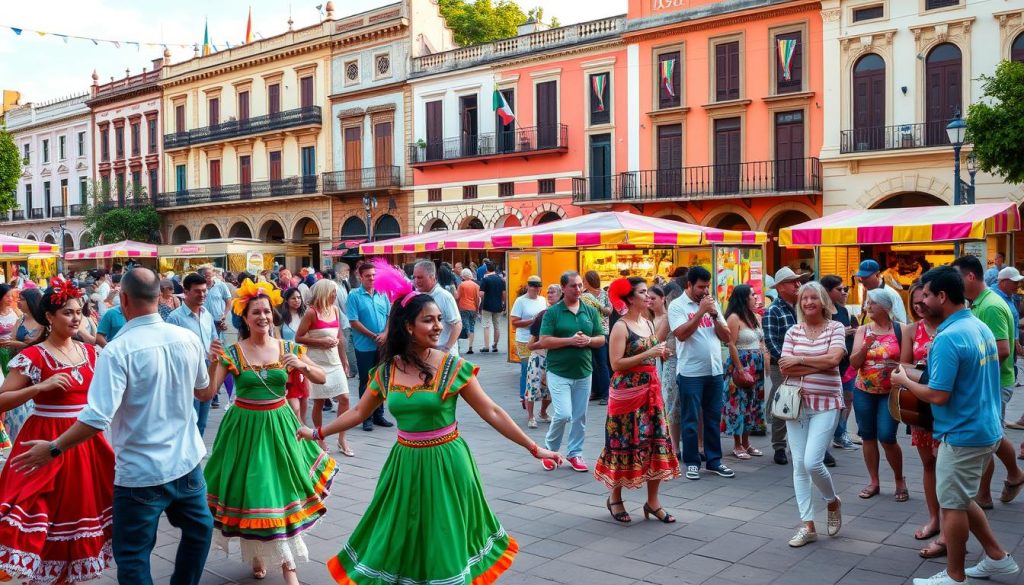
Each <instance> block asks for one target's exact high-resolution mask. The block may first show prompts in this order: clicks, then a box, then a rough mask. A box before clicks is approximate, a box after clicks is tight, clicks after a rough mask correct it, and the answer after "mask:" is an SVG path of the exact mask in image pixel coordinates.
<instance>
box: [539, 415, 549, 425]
mask: <svg viewBox="0 0 1024 585" xmlns="http://www.w3.org/2000/svg"><path fill="white" fill-rule="evenodd" d="M537 420H539V421H540V422H542V423H549V422H551V417H550V416H544V415H540V416H538V417H537Z"/></svg>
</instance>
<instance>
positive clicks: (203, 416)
mask: <svg viewBox="0 0 1024 585" xmlns="http://www.w3.org/2000/svg"><path fill="white" fill-rule="evenodd" d="M210 402H211V400H206V401H203V402H200V401H199V400H197V399H195V398H193V399H192V407H193V408H195V409H196V415H198V418H197V420H196V426H197V427H199V436H200V437H202V436H203V435H205V434H206V420H207V419H208V418H210Z"/></svg>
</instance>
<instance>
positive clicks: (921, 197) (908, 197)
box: [871, 191, 949, 209]
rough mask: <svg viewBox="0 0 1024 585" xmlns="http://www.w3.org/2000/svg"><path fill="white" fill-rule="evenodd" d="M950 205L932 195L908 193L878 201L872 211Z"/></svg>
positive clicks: (897, 194)
mask: <svg viewBox="0 0 1024 585" xmlns="http://www.w3.org/2000/svg"><path fill="white" fill-rule="evenodd" d="M946 205H949V204H948V203H947V202H946V201H944V200H943V199H942V198H941V197H936V196H935V195H932V194H931V193H921V192H916V191H915V192H907V193H895V194H892V195H889V196H887V197H885V198H884V199H880V200H878V201H876V202H875V203H874V204H873V205H872V206H871V209H899V208H902V207H935V206H941V207H945V206H946Z"/></svg>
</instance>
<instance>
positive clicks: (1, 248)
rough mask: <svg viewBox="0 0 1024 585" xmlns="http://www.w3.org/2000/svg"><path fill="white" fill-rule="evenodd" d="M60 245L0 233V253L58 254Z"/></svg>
mask: <svg viewBox="0 0 1024 585" xmlns="http://www.w3.org/2000/svg"><path fill="white" fill-rule="evenodd" d="M59 253H60V246H58V245H57V244H48V243H46V242H37V241H35V240H26V239H24V238H16V237H14V236H4V235H0V254H59Z"/></svg>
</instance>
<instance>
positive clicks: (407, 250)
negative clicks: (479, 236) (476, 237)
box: [359, 230, 487, 256]
mask: <svg viewBox="0 0 1024 585" xmlns="http://www.w3.org/2000/svg"><path fill="white" fill-rule="evenodd" d="M483 231H487V230H444V231H437V232H424V233H422V234H413V235H409V236H404V237H401V238H394V239H391V240H383V241H380V242H367V243H365V244H361V245H360V246H359V251H360V252H361V253H362V254H364V255H367V256H372V255H375V254H418V253H420V252H437V251H441V250H444V249H445V247H444V241H445V240H446V239H451V238H454V237H458V236H461V235H467V234H469V233H476V232H483Z"/></svg>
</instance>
